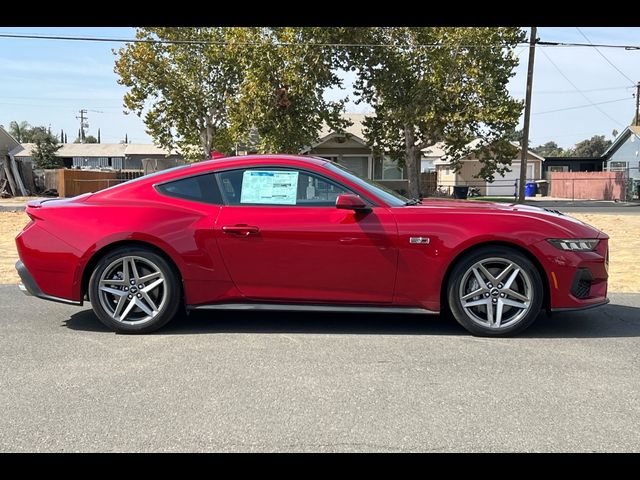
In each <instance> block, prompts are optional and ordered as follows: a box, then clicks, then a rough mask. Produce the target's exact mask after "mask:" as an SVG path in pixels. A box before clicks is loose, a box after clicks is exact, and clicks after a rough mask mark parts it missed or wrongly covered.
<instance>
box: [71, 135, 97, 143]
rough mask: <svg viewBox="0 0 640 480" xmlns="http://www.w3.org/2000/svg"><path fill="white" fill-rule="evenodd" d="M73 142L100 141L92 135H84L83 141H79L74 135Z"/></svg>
mask: <svg viewBox="0 0 640 480" xmlns="http://www.w3.org/2000/svg"><path fill="white" fill-rule="evenodd" d="M73 143H100V142H99V141H98V139H97V138H96V137H94V136H93V135H86V136H85V137H84V142H80V137H76V139H75V140H74V141H73Z"/></svg>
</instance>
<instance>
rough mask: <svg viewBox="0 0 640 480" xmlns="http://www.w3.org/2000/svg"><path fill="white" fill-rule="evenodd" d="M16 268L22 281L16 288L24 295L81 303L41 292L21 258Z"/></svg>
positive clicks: (72, 303)
mask: <svg viewBox="0 0 640 480" xmlns="http://www.w3.org/2000/svg"><path fill="white" fill-rule="evenodd" d="M16 270H17V271H18V275H20V280H22V282H21V283H20V284H19V285H18V288H19V289H20V290H21V291H22V292H23V293H24V294H25V295H33V296H34V297H38V298H41V299H43V300H50V301H52V302H58V303H66V304H68V305H82V301H80V302H77V301H75V300H67V299H66V298H60V297H54V296H52V295H47V294H46V293H43V292H42V290H41V289H40V287H38V284H37V283H36V281H35V280H34V279H33V277H32V276H31V274H30V273H29V270H27V267H25V266H24V263H22V260H18V261H17V262H16Z"/></svg>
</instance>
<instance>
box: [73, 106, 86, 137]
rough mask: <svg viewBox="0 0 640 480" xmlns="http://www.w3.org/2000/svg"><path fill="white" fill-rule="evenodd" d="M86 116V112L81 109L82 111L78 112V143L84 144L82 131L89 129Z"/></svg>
mask: <svg viewBox="0 0 640 480" xmlns="http://www.w3.org/2000/svg"><path fill="white" fill-rule="evenodd" d="M86 115H87V111H86V110H85V109H84V108H83V109H82V110H80V116H79V117H76V118H77V119H78V120H80V132H79V136H80V139H79V140H80V143H84V129H85V128H89V124H88V123H87V120H89V119H88V118H87V117H86Z"/></svg>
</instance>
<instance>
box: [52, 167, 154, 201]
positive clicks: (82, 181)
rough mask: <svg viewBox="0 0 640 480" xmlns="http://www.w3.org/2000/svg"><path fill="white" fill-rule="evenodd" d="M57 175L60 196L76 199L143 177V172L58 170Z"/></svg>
mask: <svg viewBox="0 0 640 480" xmlns="http://www.w3.org/2000/svg"><path fill="white" fill-rule="evenodd" d="M57 174H58V195H59V196H60V197H75V196H76V195H82V194H83V193H89V192H97V191H98V190H103V189H105V188H109V187H112V186H114V185H117V184H119V183H122V182H126V181H127V180H132V179H134V178H138V177H141V176H142V175H143V172H141V171H138V170H136V171H133V170H122V171H113V172H95V171H88V170H74V169H66V168H65V169H59V170H57Z"/></svg>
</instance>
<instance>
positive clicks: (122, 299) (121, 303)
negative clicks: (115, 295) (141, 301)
mask: <svg viewBox="0 0 640 480" xmlns="http://www.w3.org/2000/svg"><path fill="white" fill-rule="evenodd" d="M127 300H128V299H127V297H126V296H125V295H123V296H122V297H120V298H119V299H118V305H116V309H115V310H114V311H113V316H114V317H115V318H118V317H119V316H120V312H121V311H122V307H124V304H125V303H127Z"/></svg>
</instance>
